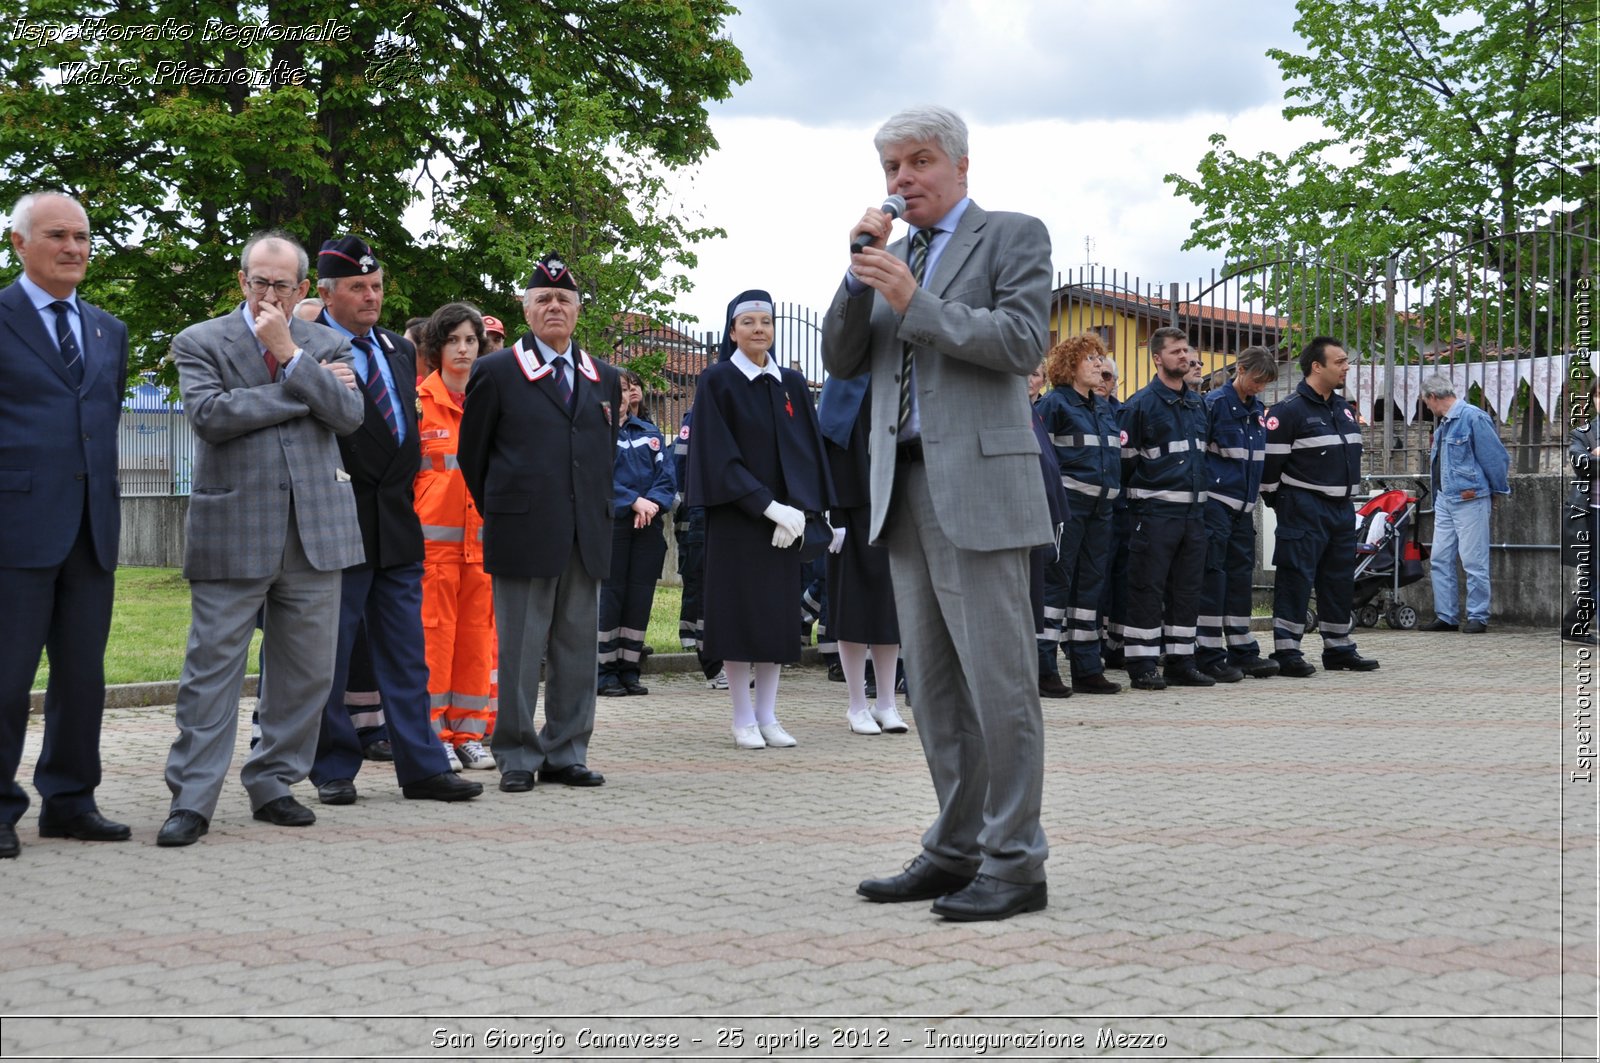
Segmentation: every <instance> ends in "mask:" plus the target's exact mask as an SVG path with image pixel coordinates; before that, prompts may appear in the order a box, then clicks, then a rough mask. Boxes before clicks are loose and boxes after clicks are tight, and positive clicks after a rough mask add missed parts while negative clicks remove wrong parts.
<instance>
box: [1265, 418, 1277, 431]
mask: <svg viewBox="0 0 1600 1063" xmlns="http://www.w3.org/2000/svg"><path fill="white" fill-rule="evenodd" d="M1267 427H1268V428H1271V429H1276V428H1277V427H1278V419H1277V418H1276V417H1268V418H1267Z"/></svg>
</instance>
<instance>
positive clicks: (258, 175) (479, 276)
mask: <svg viewBox="0 0 1600 1063" xmlns="http://www.w3.org/2000/svg"><path fill="white" fill-rule="evenodd" d="M28 8H29V9H28V13H27V15H26V16H23V17H21V18H19V19H18V20H17V21H16V22H14V23H12V24H10V25H8V26H7V27H6V28H7V30H9V31H10V32H9V33H7V34H5V35H3V37H4V39H0V73H3V75H4V77H3V81H0V199H3V200H5V201H6V203H9V202H10V201H11V200H12V199H14V198H15V197H16V196H17V195H19V194H21V193H23V192H27V191H31V190H35V189H38V188H58V189H61V190H63V191H66V192H68V193H70V194H72V195H75V196H77V197H78V198H79V199H80V201H81V202H83V204H84V205H85V207H86V208H87V210H88V213H89V216H90V220H91V223H92V226H93V229H94V232H95V236H96V240H97V247H96V259H95V261H94V263H93V264H92V265H91V269H90V275H89V280H88V281H87V282H86V284H85V294H86V295H87V296H88V297H89V298H90V299H93V300H95V301H97V302H99V303H101V304H102V305H104V306H105V307H107V308H108V309H109V310H111V311H112V312H114V313H116V314H118V315H119V316H120V317H122V318H124V319H125V320H126V321H127V322H128V323H129V325H130V330H131V334H132V336H133V338H134V342H135V345H136V347H137V355H136V359H135V369H136V371H137V370H138V369H142V368H148V367H150V366H152V365H154V364H155V363H156V362H157V361H159V360H160V359H161V357H162V356H163V355H164V354H165V351H166V347H167V343H168V341H169V340H170V337H171V336H172V335H173V334H174V333H175V332H176V331H178V330H179V329H181V328H182V327H184V326H185V325H187V324H189V323H191V322H193V321H196V320H199V319H202V318H205V317H208V316H211V315H213V314H215V313H218V312H220V311H221V310H223V309H226V308H227V307H229V306H231V305H233V304H234V303H235V302H236V301H237V299H238V288H237V284H236V282H235V272H236V270H237V268H238V267H237V255H238V251H239V248H240V246H241V245H242V243H243V241H244V239H245V237H246V236H248V234H249V233H251V232H252V231H255V230H257V229H261V228H266V227H281V228H285V229H288V230H289V231H291V232H293V233H295V234H296V235H297V236H299V237H301V238H302V239H303V240H304V241H305V243H306V245H307V247H308V248H309V249H310V250H312V251H313V253H314V252H315V249H316V248H317V246H318V245H320V243H321V242H322V241H323V240H325V239H328V238H329V237H332V236H336V235H338V234H340V233H343V232H347V231H348V232H356V233H359V234H361V235H363V236H364V237H365V238H366V239H368V240H369V242H370V243H371V244H372V245H373V247H374V249H375V250H376V251H377V253H378V256H379V258H381V259H383V260H384V263H385V272H386V277H387V281H388V283H387V296H386V304H385V317H386V319H387V323H389V324H391V325H398V324H399V323H400V322H403V320H404V318H405V317H407V316H409V315H411V314H414V313H417V314H420V313H427V312H429V311H431V310H432V309H433V308H435V307H437V306H438V305H440V304H441V303H443V302H446V301H449V300H451V299H467V300H470V301H473V302H475V303H477V304H478V305H480V306H482V307H484V309H485V310H486V311H487V312H490V313H496V314H498V315H499V316H501V317H503V318H506V319H507V320H508V321H509V322H510V323H511V327H512V331H513V333H515V331H516V322H518V321H520V319H521V312H520V307H519V305H518V295H519V292H520V285H521V282H522V281H523V279H524V278H525V277H526V276H527V273H528V272H529V267H530V264H531V262H532V261H533V259H534V258H536V257H537V256H538V255H539V254H541V253H543V252H545V251H547V250H555V251H558V252H560V253H562V254H564V255H565V256H566V257H567V259H568V261H569V262H570V264H571V265H572V267H573V269H574V272H575V274H576V275H578V276H579V277H580V278H581V280H582V282H583V283H584V285H585V287H586V292H585V296H586V307H587V309H586V311H585V313H584V315H583V316H582V318H581V319H580V339H582V340H584V341H585V342H587V343H589V344H590V345H596V346H602V347H603V346H604V336H603V332H604V330H605V328H606V326H607V325H608V323H609V322H610V321H611V319H612V316H613V314H614V313H615V312H618V311H621V310H624V309H627V310H638V311H643V312H647V313H657V314H662V315H663V316H664V314H665V308H666V307H668V306H669V305H670V303H671V301H672V298H673V295H674V294H675V293H676V292H677V291H678V290H679V289H680V288H681V287H682V286H683V285H684V284H685V282H684V281H683V280H682V278H681V277H679V276H677V275H676V274H674V273H671V272H670V271H669V270H667V269H666V268H665V267H666V266H667V265H668V264H669V263H681V264H683V265H688V266H691V267H692V266H693V264H694V258H693V254H692V252H691V250H690V248H691V247H692V246H693V244H694V243H695V242H696V241H697V240H699V239H702V238H704V237H706V236H709V235H712V234H714V233H716V232H717V231H716V230H713V229H708V228H704V227H699V226H698V225H697V223H696V220H695V218H694V216H693V215H690V214H686V213H685V212H683V211H682V210H680V209H678V208H677V207H676V205H675V204H672V203H671V202H669V201H668V198H667V195H666V191H665V187H666V186H665V183H664V177H665V175H666V174H667V173H668V172H669V171H670V170H672V169H674V168H677V167H682V166H688V165H692V164H693V163H695V162H696V161H697V160H699V159H701V158H702V157H704V155H705V154H706V153H707V152H708V151H710V150H712V149H713V148H714V147H715V146H716V144H715V141H714V139H713V137H712V134H711V131H710V128H709V124H708V122H707V117H706V110H705V108H706V105H707V103H709V102H711V101H713V100H718V99H723V98H726V97H727V95H728V94H729V92H730V91H731V88H732V86H733V85H734V84H736V83H738V82H742V81H744V80H747V79H748V77H749V73H748V71H747V70H746V68H745V65H744V61H743V58H742V56H741V55H740V53H739V51H738V49H737V48H736V47H735V46H734V45H733V43H732V42H731V41H729V40H728V39H726V38H725V37H724V36H723V35H722V34H721V29H722V26H723V23H724V22H725V20H726V19H727V17H728V15H729V14H730V13H731V12H732V11H733V8H732V7H731V5H730V4H728V3H727V2H725V0H523V2H508V0H478V2H477V3H475V4H471V5H464V4H461V3H459V2H456V0H443V2H435V0H361V2H360V3H358V4H352V3H349V2H348V0H345V2H336V0H270V2H268V3H239V2H232V3H230V2H223V0H187V2H185V3H182V4H179V3H175V2H171V0H146V2H144V3H141V4H137V5H136V4H132V3H127V2H123V0H113V2H105V0H102V2H99V3H95V2H93V0H91V2H89V3H87V4H85V3H80V2H74V3H67V2H65V0H34V2H32V3H30V4H29V5H28ZM306 37H310V38H311V39H302V38H306ZM73 64H81V65H73ZM241 72H245V73H241ZM416 205H425V206H426V207H428V208H431V214H432V219H433V220H432V224H431V226H429V227H428V228H427V229H426V231H424V232H421V233H416V234H413V233H412V232H409V231H408V230H407V228H406V226H405V224H403V221H402V219H403V217H404V216H405V214H406V212H407V210H408V209H411V208H413V207H414V206H416ZM16 271H17V266H16V265H15V264H12V265H11V267H10V271H9V272H10V274H13V275H14V273H15V272H16Z"/></svg>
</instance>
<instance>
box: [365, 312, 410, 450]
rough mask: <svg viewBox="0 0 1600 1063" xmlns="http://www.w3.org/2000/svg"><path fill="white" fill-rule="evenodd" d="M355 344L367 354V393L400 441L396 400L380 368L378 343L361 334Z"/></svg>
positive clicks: (391, 432) (391, 433)
mask: <svg viewBox="0 0 1600 1063" xmlns="http://www.w3.org/2000/svg"><path fill="white" fill-rule="evenodd" d="M355 345H356V346H357V347H360V348H361V351H362V353H363V354H365V355H366V356H367V394H368V395H369V396H371V398H372V404H373V405H374V406H376V407H377V408H378V412H379V413H381V414H383V423H384V424H386V425H388V426H389V434H390V435H392V436H394V439H395V442H396V443H398V442H399V441H400V425H399V424H398V423H397V422H396V420H395V412H394V400H392V399H391V398H390V397H389V387H388V385H387V384H385V383H384V382H383V373H382V372H381V371H380V370H379V369H378V357H379V356H378V347H377V344H375V343H373V342H372V338H371V337H370V336H360V337H357V338H356V340H355Z"/></svg>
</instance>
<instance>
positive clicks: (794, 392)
mask: <svg viewBox="0 0 1600 1063" xmlns="http://www.w3.org/2000/svg"><path fill="white" fill-rule="evenodd" d="M772 338H773V303H772V296H770V295H768V294H767V293H766V292H764V291H747V292H742V293H740V294H739V295H738V296H737V297H736V298H735V299H734V300H733V302H731V303H730V304H728V323H727V331H726V333H725V336H724V339H723V345H722V347H723V353H722V358H723V360H722V361H719V362H718V363H716V364H715V365H713V366H711V367H709V368H708V369H707V370H706V371H705V372H704V373H702V374H701V375H700V384H699V388H698V390H697V392H696V394H695V403H694V446H693V447H691V448H690V450H689V463H688V464H689V468H688V473H687V489H688V502H689V504H690V505H691V506H704V507H706V572H705V625H706V626H705V652H706V656H708V657H713V658H721V659H722V660H723V661H725V662H726V663H725V665H724V667H725V668H726V670H727V673H728V693H729V694H730V695H731V696H732V699H733V737H734V744H735V745H736V746H738V747H739V748H740V749H761V748H763V747H765V746H769V745H770V746H792V745H794V744H795V740H794V738H793V737H792V736H791V735H790V734H789V733H788V732H787V731H785V730H784V729H783V725H782V724H780V723H779V722H778V719H777V701H778V668H779V665H780V664H782V663H784V662H792V661H797V660H799V659H800V646H799V643H798V640H796V638H795V623H796V621H797V620H798V618H799V616H800V551H799V549H798V548H797V547H798V546H799V544H800V542H801V540H802V538H803V536H804V533H805V524H806V515H807V514H808V513H809V514H812V515H814V516H816V517H818V518H820V515H821V514H822V512H823V511H824V510H826V509H827V508H828V507H829V505H830V504H831V502H832V493H833V492H832V486H831V483H830V480H829V478H828V471H827V462H826V458H825V457H824V456H823V449H822V433H821V431H820V430H819V429H818V427H817V414H816V410H815V409H814V408H813V406H812V403H811V392H810V389H809V388H808V386H807V384H806V380H805V377H803V376H801V375H800V374H799V373H797V372H795V371H794V370H792V369H782V368H780V367H779V366H778V364H777V362H775V361H774V360H773V359H772V357H771V350H772ZM752 671H754V674H755V698H754V703H752V700H751V693H750V676H751V672H752Z"/></svg>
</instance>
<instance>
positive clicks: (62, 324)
mask: <svg viewBox="0 0 1600 1063" xmlns="http://www.w3.org/2000/svg"><path fill="white" fill-rule="evenodd" d="M50 309H52V310H54V311H55V312H56V345H57V346H58V347H59V348H60V349H61V361H62V363H63V364H64V365H65V366H66V367H67V376H68V377H69V378H70V379H71V380H72V385H73V387H77V386H78V385H80V384H82V383H83V352H82V351H80V350H79V349H78V337H76V336H74V335H73V334H72V322H71V321H69V320H68V319H67V314H68V313H69V312H70V311H71V310H72V305H71V304H70V303H68V302H67V301H66V300H65V299H57V300H56V301H55V302H53V303H51V304H50Z"/></svg>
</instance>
